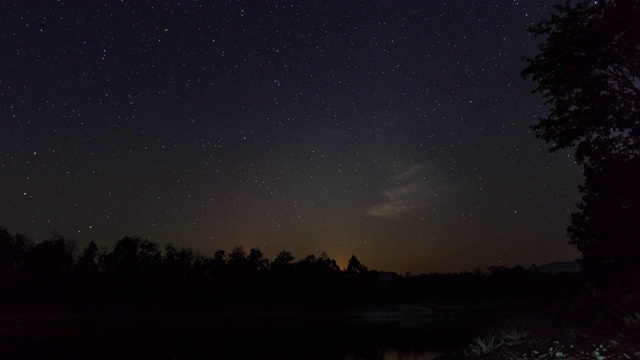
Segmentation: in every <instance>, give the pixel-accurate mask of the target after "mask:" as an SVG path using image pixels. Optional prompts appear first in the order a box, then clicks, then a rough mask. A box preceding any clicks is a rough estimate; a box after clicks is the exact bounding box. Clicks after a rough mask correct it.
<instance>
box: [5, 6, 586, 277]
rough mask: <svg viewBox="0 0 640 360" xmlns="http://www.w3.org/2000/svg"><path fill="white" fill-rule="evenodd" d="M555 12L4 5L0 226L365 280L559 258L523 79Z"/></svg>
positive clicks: (567, 250) (561, 193)
mask: <svg viewBox="0 0 640 360" xmlns="http://www.w3.org/2000/svg"><path fill="white" fill-rule="evenodd" d="M552 13H553V2H551V1H546V0H540V1H533V0H522V1H507V0H495V1H491V0H481V1H472V0H469V1H439V2H436V1H370V2H361V1H317V2H312V1H295V2H294V1H291V2H284V1H264V2H263V1H251V2H236V1H211V2H209V1H200V2H195V1H187V2H177V1H175V2H174V1H171V2H159V1H106V2H94V1H68V2H67V1H58V2H54V1H5V2H2V4H0V14H1V15H0V34H1V42H0V54H2V55H1V64H2V65H1V66H0V116H1V119H2V120H1V121H2V129H1V130H0V198H1V199H2V203H1V205H0V224H1V225H4V226H6V227H7V228H8V229H9V231H11V232H22V233H25V234H27V235H28V236H29V237H30V238H32V239H33V240H44V239H46V238H48V237H49V236H50V235H51V233H52V232H53V231H54V230H57V231H59V232H60V233H61V234H63V235H65V236H66V237H71V238H74V239H76V240H77V242H78V243H79V246H81V247H82V246H84V245H86V244H87V243H88V242H89V241H90V240H93V241H95V242H96V243H97V244H98V245H99V246H112V245H113V243H114V242H115V241H117V240H119V239H120V238H122V237H123V236H125V235H139V236H141V237H145V238H149V239H150V240H152V241H156V242H159V243H161V244H164V243H167V242H173V243H174V244H176V245H178V246H187V247H193V248H196V249H199V250H201V251H202V252H203V253H205V254H209V255H211V254H212V253H213V252H214V251H215V250H217V249H225V250H229V249H231V248H232V247H233V246H235V245H243V246H244V247H245V248H251V247H260V248H261V249H262V250H263V252H264V253H265V254H267V255H270V256H274V255H275V254H276V253H278V252H279V251H281V250H285V249H286V250H289V251H291V252H292V253H293V255H294V256H296V258H302V257H303V256H305V255H307V254H312V253H313V254H319V253H320V252H322V251H325V252H327V253H328V254H329V256H331V257H333V258H336V259H337V260H338V261H339V263H340V264H341V265H342V266H345V265H346V261H347V259H348V258H349V256H350V255H351V254H356V256H358V258H359V259H360V260H361V261H362V262H363V263H364V264H365V265H367V266H369V267H372V268H375V269H378V270H391V271H397V272H401V273H404V272H405V271H410V272H412V273H421V272H430V271H461V270H469V271H473V270H474V269H476V268H486V267H487V266H489V265H509V266H510V265H514V264H518V263H519V264H523V265H525V266H528V265H530V264H532V263H536V264H543V263H547V262H552V261H559V260H570V259H574V258H576V257H577V256H578V253H577V252H576V251H575V250H574V249H572V248H571V247H569V246H568V245H567V244H566V242H567V239H566V238H565V228H566V227H567V225H568V224H569V215H570V213H571V212H572V211H573V210H574V209H575V205H574V204H575V203H576V202H577V201H578V200H579V193H578V188H577V186H578V184H580V183H582V176H581V169H580V168H579V167H578V166H577V165H575V163H574V162H573V159H572V157H571V155H570V153H568V152H565V153H557V154H548V153H547V150H546V149H547V145H546V144H545V143H544V142H543V141H542V140H539V139H536V138H535V137H534V135H533V133H532V132H531V131H530V130H529V126H530V125H532V124H534V123H536V122H537V116H540V115H543V114H545V112H546V110H545V107H544V105H543V101H542V99H541V98H540V97H539V96H536V95H532V94H531V93H530V91H531V90H532V89H533V86H534V85H533V84H532V83H529V82H526V81H524V80H522V79H520V77H519V72H520V70H521V69H522V68H523V66H524V60H522V57H523V56H532V55H534V54H535V53H536V44H537V43H539V42H540V41H541V40H542V39H535V38H533V37H531V36H530V35H529V34H528V33H527V32H526V28H527V27H528V26H530V25H532V24H533V23H535V22H538V21H540V20H543V19H546V18H548V17H549V16H550V15H551V14H552Z"/></svg>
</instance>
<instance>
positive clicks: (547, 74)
mask: <svg viewBox="0 0 640 360" xmlns="http://www.w3.org/2000/svg"><path fill="white" fill-rule="evenodd" d="M556 10H557V12H558V13H557V14H555V15H553V16H552V17H551V19H549V20H546V21H542V22H540V23H538V24H536V25H535V26H533V27H531V28H529V30H528V31H529V32H530V33H531V34H533V35H535V36H540V37H544V41H543V42H542V43H541V44H539V45H538V53H537V54H536V55H535V57H533V58H529V59H527V66H526V67H525V68H524V70H523V71H522V73H521V75H522V76H523V77H524V78H525V79H531V80H533V81H534V82H535V83H536V84H537V87H536V88H535V89H534V92H535V93H539V94H541V95H542V97H543V98H544V99H545V100H546V105H547V106H548V107H549V113H548V115H547V116H544V117H541V118H540V119H539V122H538V124H536V125H533V126H532V129H533V130H534V131H535V133H536V136H538V137H539V138H542V139H544V140H545V141H546V142H548V143H551V145H552V146H551V149H550V150H551V151H552V152H553V151H557V150H560V149H567V148H571V149H574V151H575V159H576V161H577V162H578V163H579V164H581V165H583V166H584V175H585V183H584V185H583V186H581V187H580V191H581V193H582V201H581V202H580V203H579V204H578V212H576V213H573V214H572V216H571V225H570V226H569V228H568V231H567V233H568V236H569V238H570V241H569V243H570V244H571V245H573V246H575V247H576V248H578V249H579V250H580V251H581V252H582V255H583V256H582V264H583V266H584V267H585V269H586V270H587V271H589V272H590V273H591V274H592V275H594V276H596V277H597V278H598V279H600V280H606V281H607V282H611V281H612V280H615V282H622V283H628V282H629V280H631V275H632V274H634V273H637V272H638V270H640V20H639V19H640V1H637V0H609V1H605V0H601V1H593V0H591V1H580V2H577V3H573V4H572V3H569V2H567V3H565V4H564V5H558V6H556Z"/></svg>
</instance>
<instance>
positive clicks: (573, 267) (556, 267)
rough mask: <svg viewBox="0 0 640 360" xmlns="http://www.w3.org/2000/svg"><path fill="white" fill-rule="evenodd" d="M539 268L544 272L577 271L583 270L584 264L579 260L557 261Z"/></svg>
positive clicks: (553, 273)
mask: <svg viewBox="0 0 640 360" xmlns="http://www.w3.org/2000/svg"><path fill="white" fill-rule="evenodd" d="M537 270H538V271H539V272H541V273H544V274H551V275H555V274H560V273H577V272H580V271H581V270H582V266H580V264H578V262H577V261H557V262H552V263H548V264H545V265H541V266H538V267H537Z"/></svg>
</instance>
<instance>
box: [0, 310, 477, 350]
mask: <svg viewBox="0 0 640 360" xmlns="http://www.w3.org/2000/svg"><path fill="white" fill-rule="evenodd" d="M476 327H477V324H476V323H474V322H472V321H471V322H470V321H460V319H458V320H455V319H452V318H438V319H429V318H425V317H419V318H415V317H353V316H335V314H313V315H312V316H300V315H299V314H294V315H291V316H281V314H277V315H276V316H265V315H264V314H261V315H259V316H256V315H255V314H253V313H245V314H234V315H233V316H218V315H213V316H211V315H203V316H199V315H189V316H173V317H172V316H145V317H136V316H134V317H131V316H112V315H111V316H101V317H86V316H76V317H74V316H69V315H68V314H67V315H65V316H62V317H61V316H51V317H49V318H43V317H42V316H39V317H36V318H34V319H26V320H25V318H24V317H23V318H21V319H19V321H18V320H15V319H14V320H13V321H11V320H10V321H7V320H5V321H3V322H2V323H1V324H0V336H1V339H0V350H1V353H2V354H3V356H2V358H6V359H34V358H43V359H44V358H47V359H51V358H65V359H89V358H91V359H113V358H118V359H122V358H136V359H249V360H253V359H340V360H368V359H376V360H381V359H395V360H400V359H423V360H424V359H432V358H434V357H436V356H438V355H439V354H442V353H443V352H447V351H450V350H451V349H454V348H456V347H459V346H461V345H464V344H466V343H468V342H469V340H470V339H471V337H472V336H473V334H474V330H475V328H476Z"/></svg>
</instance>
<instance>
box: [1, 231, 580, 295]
mask: <svg viewBox="0 0 640 360" xmlns="http://www.w3.org/2000/svg"><path fill="white" fill-rule="evenodd" d="M578 278H579V276H578V275H574V274H563V275H559V276H552V275H549V274H543V273H541V272H540V271H537V270H536V268H535V267H532V268H529V269H525V268H523V267H521V266H516V267H513V268H506V267H490V268H489V269H488V271H486V272H485V271H478V272H476V273H473V274H472V273H468V272H463V273H458V274H423V275H419V276H408V275H407V276H400V275H398V274H395V273H388V272H378V271H375V270H370V269H368V268H367V267H366V266H365V265H364V264H362V263H361V262H360V261H359V260H358V259H357V258H356V256H355V255H354V256H352V257H351V259H350V260H349V264H348V266H347V267H346V268H345V269H341V268H340V267H339V266H338V264H337V262H336V261H335V260H334V259H332V258H330V257H329V256H328V255H327V254H325V253H322V254H320V255H319V256H315V255H308V256H306V257H304V258H302V259H300V260H297V259H295V258H294V257H293V256H292V255H291V253H289V252H288V251H282V252H280V253H279V254H277V255H276V256H275V258H274V259H273V260H269V259H268V258H266V257H265V256H264V254H263V253H262V252H261V251H260V249H257V248H253V249H250V250H249V251H248V252H247V251H245V249H244V248H242V247H241V246H237V247H235V248H234V249H233V250H231V251H230V252H229V253H227V252H225V251H224V250H218V251H216V252H215V253H214V254H213V255H212V256H209V255H205V254H202V253H200V252H197V251H194V250H192V249H187V248H177V247H175V246H174V245H172V244H168V245H166V246H165V247H164V248H162V249H161V248H160V247H159V246H158V244H156V243H154V242H152V241H149V240H146V239H141V238H138V237H124V238H122V239H121V240H119V241H118V242H117V243H116V244H115V246H114V247H113V249H112V250H111V251H107V250H102V251H100V250H98V247H97V246H96V245H95V244H94V243H93V242H92V243H90V244H89V245H88V246H87V247H86V248H85V249H81V250H79V249H77V247H76V246H75V244H74V242H73V241H70V240H68V239H66V238H64V237H63V236H61V235H58V234H56V235H54V236H52V237H51V238H50V239H48V240H45V241H42V242H38V243H34V242H30V241H29V240H28V239H27V238H26V237H24V236H22V235H20V234H16V235H11V234H10V233H9V232H8V231H7V229H6V228H4V227H0V287H1V288H2V289H3V290H4V291H3V292H2V293H1V294H0V302H29V303H30V302H63V303H64V302H67V303H74V304H91V303H112V302H118V303H121V302H125V303H132V302H133V303H137V302H144V303H183V302H190V303H192V302H197V303H203V304H209V305H219V304H254V303H260V304H265V303H266V304H333V305H354V304H368V305H382V304H390V303H396V302H425V301H428V302H443V301H445V302H465V303H469V302H473V303H476V302H479V301H504V300H507V299H509V301H511V300H513V299H514V298H517V299H520V300H523V301H524V300H534V299H536V298H537V297H545V296H549V295H550V294H566V293H571V292H574V291H576V290H577V289H578V288H579V281H578Z"/></svg>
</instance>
